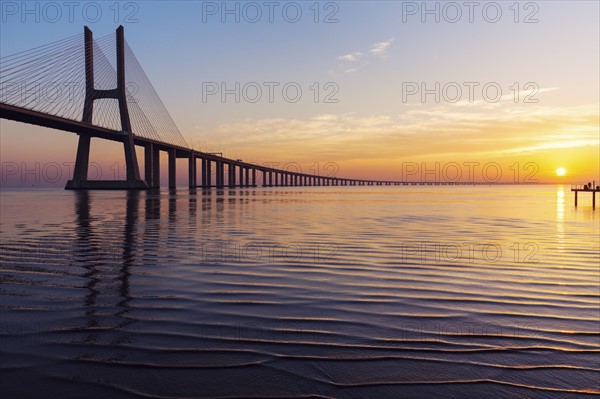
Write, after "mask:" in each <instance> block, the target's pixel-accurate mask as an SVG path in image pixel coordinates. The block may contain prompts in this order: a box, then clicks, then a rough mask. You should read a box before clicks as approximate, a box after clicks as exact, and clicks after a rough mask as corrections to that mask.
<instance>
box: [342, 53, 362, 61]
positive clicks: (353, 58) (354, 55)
mask: <svg viewBox="0 0 600 399" xmlns="http://www.w3.org/2000/svg"><path fill="white" fill-rule="evenodd" d="M362 56H363V53H361V52H360V51H355V52H354V53H350V54H346V55H341V56H339V57H338V60H340V61H345V62H355V61H358V60H360V59H361V58H362Z"/></svg>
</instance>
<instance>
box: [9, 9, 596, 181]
mask: <svg viewBox="0 0 600 399" xmlns="http://www.w3.org/2000/svg"><path fill="white" fill-rule="evenodd" d="M67 4H69V5H68V6H67ZM0 7H1V8H0V13H1V15H0V55H1V56H2V57H5V56H7V55H10V54H13V53H16V52H19V51H23V50H26V49H29V48H32V47H36V46H39V45H43V44H46V43H49V42H52V41H54V40H59V39H62V38H65V37H69V36H72V35H75V34H78V33H81V32H82V31H83V26H84V25H87V26H89V27H90V29H92V31H93V32H94V35H95V37H100V36H104V35H107V34H110V33H112V32H114V30H115V29H116V27H117V26H118V25H120V24H122V25H123V26H124V27H125V37H126V40H127V42H128V43H129V45H130V46H131V48H132V49H133V51H134V52H135V55H136V57H137V59H138V60H139V62H140V64H141V65H142V66H143V68H144V71H145V73H146V75H147V76H148V78H149V79H150V80H151V81H152V83H153V85H154V88H155V89H156V91H157V93H158V94H159V96H160V98H161V100H162V102H163V103H164V105H165V107H166V108H167V109H168V110H169V112H170V114H171V116H172V117H173V119H174V121H175V123H176V124H177V126H178V127H179V130H180V131H181V132H182V134H183V136H184V137H185V139H186V141H187V143H188V144H189V145H190V146H192V147H193V148H195V149H198V150H203V151H208V152H222V153H224V155H225V156H229V157H231V158H234V159H243V160H245V161H251V162H255V163H259V164H269V165H273V166H277V167H285V168H288V169H290V170H299V169H300V170H302V171H303V172H308V173H314V172H315V171H319V172H320V173H323V174H330V175H335V176H340V177H356V178H370V179H395V180H403V179H406V180H410V179H413V180H453V179H458V178H460V179H462V180H465V179H468V178H469V177H472V179H473V180H477V181H502V182H518V183H523V182H536V181H537V182H550V183H554V182H563V183H583V182H587V181H591V180H596V181H600V154H599V151H600V148H599V143H600V130H599V129H600V128H599V124H600V119H599V118H600V117H599V115H600V109H599V108H600V105H599V104H600V99H599V95H600V94H599V93H600V84H599V73H598V72H599V70H600V69H599V66H600V65H599V48H600V43H599V37H600V32H599V19H600V18H599V14H600V11H599V3H598V2H597V1H568V2H567V1H537V2H514V1H506V2H504V1H499V2H471V3H469V2H400V1H380V2H379V1H334V2H326V1H323V2H314V1H298V2H278V1H273V2H268V1H258V2H245V1H244V2H237V1H228V2H221V1H219V2H210V1H209V2H206V1H205V2H203V1H169V2H166V1H139V2H112V1H111V2H72V3H66V2H21V1H19V2H11V1H2V2H0ZM259 93H260V96H259ZM1 94H2V93H0V97H1ZM0 128H1V136H0V139H1V149H0V156H1V158H2V159H1V161H2V183H3V184H25V185H29V184H30V183H32V181H33V180H35V179H37V180H38V181H36V183H44V182H46V183H48V182H50V183H52V184H54V183H56V184H59V183H62V182H63V181H64V180H66V179H67V177H68V174H69V173H70V172H69V170H70V169H69V168H70V166H71V163H72V162H73V161H74V157H75V149H76V146H77V136H75V135H73V134H70V133H66V132H60V131H54V130H50V129H44V128H39V127H35V126H31V125H25V124H20V123H16V122H10V121H6V120H1V121H0ZM140 154H141V152H140ZM140 156H141V155H140ZM91 160H92V162H94V163H95V164H96V165H97V166H98V168H99V169H101V170H102V171H103V178H109V176H110V175H111V174H112V175H115V174H119V173H120V171H119V170H120V168H122V166H119V165H122V164H123V154H122V149H121V147H120V146H119V145H117V144H115V143H107V142H102V141H100V140H93V142H92V156H91ZM178 162H179V163H178V180H179V182H181V183H185V182H186V181H187V180H186V177H185V173H186V171H187V168H186V167H185V164H184V163H183V164H181V166H180V163H181V162H185V160H180V161H178ZM165 163H166V162H163V163H162V164H163V166H164V165H165ZM115 165H117V166H115ZM558 168H564V169H565V170H566V173H565V175H564V176H558V175H557V173H556V171H557V169H558ZM58 169H60V170H58ZM142 169H143V168H142ZM57 170H58V171H57ZM28 171H29V174H28V173H27V172H28ZM58 174H60V177H58ZM162 176H163V177H166V173H165V172H163V173H162ZM458 176H460V177H458Z"/></svg>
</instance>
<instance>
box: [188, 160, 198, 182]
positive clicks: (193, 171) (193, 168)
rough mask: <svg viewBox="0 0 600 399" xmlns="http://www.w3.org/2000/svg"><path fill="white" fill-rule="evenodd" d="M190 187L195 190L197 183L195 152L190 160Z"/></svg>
mask: <svg viewBox="0 0 600 399" xmlns="http://www.w3.org/2000/svg"><path fill="white" fill-rule="evenodd" d="M188 162H189V164H188V186H189V188H195V187H196V185H197V183H196V156H195V155H194V153H193V152H191V153H190V158H189V160H188Z"/></svg>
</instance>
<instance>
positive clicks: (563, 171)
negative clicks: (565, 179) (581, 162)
mask: <svg viewBox="0 0 600 399" xmlns="http://www.w3.org/2000/svg"><path fill="white" fill-rule="evenodd" d="M566 174H567V170H566V169H565V168H558V169H556V175H557V176H564V175H566Z"/></svg>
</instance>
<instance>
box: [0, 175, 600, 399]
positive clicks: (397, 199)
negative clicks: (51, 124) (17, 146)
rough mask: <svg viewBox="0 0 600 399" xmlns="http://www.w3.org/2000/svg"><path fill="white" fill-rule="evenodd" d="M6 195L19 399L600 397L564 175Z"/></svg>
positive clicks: (584, 229) (593, 276)
mask: <svg viewBox="0 0 600 399" xmlns="http://www.w3.org/2000/svg"><path fill="white" fill-rule="evenodd" d="M0 199H1V202H0V206H1V209H0V210H1V222H0V230H1V236H2V248H1V252H0V261H1V264H0V284H1V286H0V306H1V332H2V337H1V341H0V345H1V347H0V349H1V354H0V356H1V357H0V361H1V369H2V370H1V371H2V374H1V375H2V376H1V381H0V396H1V397H2V398H11V399H12V398H33V397H39V395H40V392H41V393H46V395H45V397H60V398H81V397H85V398H119V397H160V398H166V397H169V398H170V397H177V398H180V397H185V398H192V397H224V398H232V397H327V398H329V397H340V398H411V397H414V398H426V397H433V398H571V397H580V396H584V397H587V396H589V395H598V394H600V386H599V382H598V381H600V349H599V348H600V333H599V328H600V325H599V317H600V313H599V308H600V305H599V300H600V292H599V289H600V287H599V286H600V281H599V280H600V274H599V273H600V271H599V263H600V255H599V247H600V242H599V232H600V228H599V220H600V214H599V213H598V211H596V212H593V211H592V210H591V198H590V196H589V195H587V196H586V195H582V196H581V198H580V206H579V208H578V209H575V208H574V206H573V197H572V193H571V192H570V191H569V188H568V187H561V186H519V187H513V186H500V187H456V188H452V187H420V186H417V187H340V188H335V187H327V188H326V187H322V188H291V189H282V190H279V191H274V190H268V189H255V190H224V191H212V192H205V193H203V192H202V191H197V192H190V191H188V190H179V191H177V192H176V193H169V192H168V191H162V192H160V193H158V192H154V193H152V192H148V193H145V192H137V193H125V192H90V193H84V192H79V193H77V192H68V191H63V190H37V191H23V190H21V191H18V190H12V191H11V190H3V191H2V194H1V197H0Z"/></svg>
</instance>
